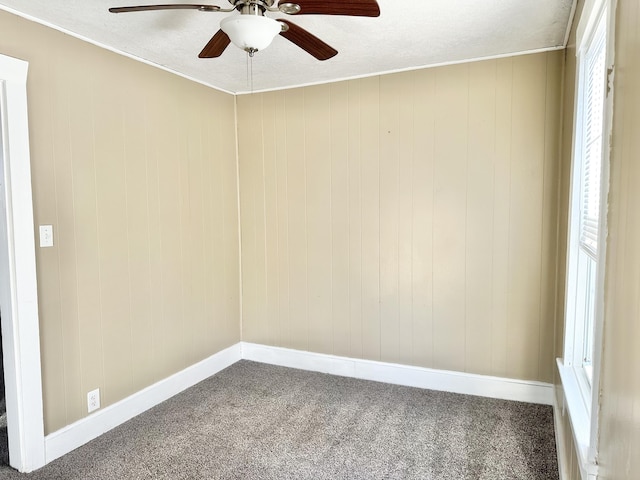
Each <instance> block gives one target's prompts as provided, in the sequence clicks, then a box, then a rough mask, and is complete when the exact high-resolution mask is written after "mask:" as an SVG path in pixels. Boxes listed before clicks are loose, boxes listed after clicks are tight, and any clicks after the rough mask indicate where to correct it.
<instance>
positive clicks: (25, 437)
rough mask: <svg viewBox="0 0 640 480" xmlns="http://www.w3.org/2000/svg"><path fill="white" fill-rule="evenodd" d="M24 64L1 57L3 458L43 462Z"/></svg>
mask: <svg viewBox="0 0 640 480" xmlns="http://www.w3.org/2000/svg"><path fill="white" fill-rule="evenodd" d="M27 68H28V64H27V62H24V61H22V60H18V59H15V58H11V57H7V56H4V55H0V322H1V326H2V329H1V330H2V353H3V364H4V381H5V388H6V395H5V400H6V410H7V438H8V447H9V463H10V465H11V466H12V467H14V468H15V469H17V470H19V471H21V472H29V471H32V470H35V469H37V468H40V467H42V466H43V465H44V464H45V442H44V422H43V409H42V378H41V368H40V338H39V324H38V297H37V284H36V265H35V241H34V222H33V202H32V196H31V165H30V156H29V135H28V121H27Z"/></svg>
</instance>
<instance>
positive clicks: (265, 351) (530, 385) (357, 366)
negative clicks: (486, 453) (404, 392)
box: [241, 342, 554, 405]
mask: <svg viewBox="0 0 640 480" xmlns="http://www.w3.org/2000/svg"><path fill="white" fill-rule="evenodd" d="M241 344H242V358H243V359H246V360H253V361H256V362H262V363H269V364H272V365H280V366H283V367H291V368H299V369H302V370H310V371H314V372H323V373H330V374H333V375H341V376H344V377H353V378H360V379H364V380H373V381H377V382H385V383H393V384H396V385H405V386H409V387H418V388H427V389H430V390H440V391H445V392H454V393H462V394H467V395H478V396H481V397H491V398H500V399H504V400H515V401H520V402H529V403H539V404H544V405H553V397H554V393H553V385H552V384H550V383H543V382H534V381H526V380H515V379H511V378H501V377H491V376H487V375H475V374H471V373H462V372H452V371H447V370H435V369H430V368H422V367H414V366H409V365H400V364H395V363H385V362H377V361H372V360H361V359H356V358H349V357H338V356H334V355H325V354H321V353H313V352H303V351H300V350H291V349H288V348H280V347H270V346H267V345H258V344H255V343H247V342H241Z"/></svg>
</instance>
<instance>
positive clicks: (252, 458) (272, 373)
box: [0, 360, 558, 480]
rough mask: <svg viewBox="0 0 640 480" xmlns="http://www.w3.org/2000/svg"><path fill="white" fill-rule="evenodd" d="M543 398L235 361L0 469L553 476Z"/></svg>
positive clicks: (185, 474) (8, 474) (200, 475)
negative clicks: (38, 462) (78, 438)
mask: <svg viewBox="0 0 640 480" xmlns="http://www.w3.org/2000/svg"><path fill="white" fill-rule="evenodd" d="M553 428H554V427H553V412H552V409H551V407H548V406H542V405H534V404H527V403H520V402H509V401H503V400H495V399H488V398H481V397H473V396H468V395H458V394H452V393H445V392H436V391H431V390H421V389H417V388H409V387H400V386H395V385H387V384H383V383H377V382H369V381H363V380H355V379H349V378H344V377H337V376H331V375H325V374H320V373H312V372H305V371H302V370H295V369H289V368H283V367H275V366H271V365H264V364H259V363H255V362H249V361H244V360H243V361H240V362H238V363H236V364H234V365H232V366H231V367H229V368H227V369H225V370H223V371H222V372H220V373H219V374H217V375H215V376H213V377H211V378H209V379H207V380H205V381H204V382H201V383H199V384H198V385H196V386H194V387H192V388H190V389H188V390H186V391H185V392H183V393H181V394H180V395H178V396H176V397H174V398H172V399H170V400H168V401H166V402H164V403H162V404H160V405H158V406H157V407H155V408H153V409H151V410H149V411H147V412H145V413H143V414H142V415H139V416H138V417H136V418H134V419H132V420H130V421H129V422H127V423H125V424H123V425H121V426H119V427H118V428H116V429H114V430H112V431H110V432H108V433H106V434H105V435H103V436H101V437H100V438H97V439H96V440H94V441H92V442H90V443H89V444H87V445H85V446H83V447H81V448H79V449H77V450H75V451H73V452H71V453H69V454H68V455H65V456H64V457H62V458H60V459H58V460H56V461H54V462H52V463H50V464H49V465H47V466H45V467H44V468H43V469H41V470H38V471H36V472H33V473H31V474H19V473H17V472H15V471H13V470H11V469H9V468H6V467H5V468H1V469H0V479H14V478H15V479H28V480H31V479H34V480H35V479H38V480H40V479H47V480H54V479H65V480H75V479H78V480H80V479H82V480H91V479H96V480H98V479H99V480H111V479H113V480H116V479H117V480H123V479H172V480H178V479H265V480H267V479H268V480H271V479H314V480H321V479H356V480H358V479H422V480H428V479H434V480H448V479H452V480H453V479H455V480H463V479H469V480H471V479H474V480H479V479H487V480H489V479H491V480H493V479H534V480H546V479H554V480H555V479H557V478H558V469H557V461H556V454H555V440H554V430H553Z"/></svg>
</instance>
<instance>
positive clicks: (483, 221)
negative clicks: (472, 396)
mask: <svg viewBox="0 0 640 480" xmlns="http://www.w3.org/2000/svg"><path fill="white" fill-rule="evenodd" d="M562 63H563V54H562V52H550V53H542V54H535V55H527V56H519V57H512V58H506V59H499V60H491V61H482V62H477V63H469V64H463V65H455V66H449V67H441V68H434V69H427V70H420V71H414V72H408V73H402V74H394V75H385V76H380V77H373V78H367V79H362V80H353V81H349V82H341V83H335V84H331V85H322V86H315V87H308V88H300V89H292V90H285V91H279V92H271V93H263V94H254V95H250V96H240V97H238V100H237V103H238V136H239V158H240V192H241V228H242V240H241V243H242V278H243V281H242V288H243V325H242V334H243V339H244V340H246V341H249V342H257V343H264V344H269V345H277V346H284V347H291V348H296V349H301V350H310V351H316V352H322V353H328V354H336V355H345V356H350V357H357V358H367V359H374V360H382V361H389V362H399V363H404V364H412V365H420V366H425V367H434V368H440V369H448V370H456V371H465V372H473V373H481V374H490V375H498V376H506V377H514V378H522V379H533V380H541V381H552V379H553V368H554V325H555V324H554V322H555V319H554V318H555V314H556V304H555V295H556V260H557V258H556V256H557V245H556V242H557V221H558V218H557V217H558V211H557V205H558V176H559V131H560V103H561V98H560V97H561V95H560V86H561V74H562V68H563V66H562Z"/></svg>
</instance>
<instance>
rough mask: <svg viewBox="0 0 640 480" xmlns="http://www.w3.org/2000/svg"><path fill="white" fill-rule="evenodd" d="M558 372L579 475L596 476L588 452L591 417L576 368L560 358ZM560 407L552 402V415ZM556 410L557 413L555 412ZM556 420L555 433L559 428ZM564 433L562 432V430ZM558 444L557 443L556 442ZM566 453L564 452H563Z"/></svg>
mask: <svg viewBox="0 0 640 480" xmlns="http://www.w3.org/2000/svg"><path fill="white" fill-rule="evenodd" d="M557 364H558V372H559V373H560V380H561V382H562V389H563V392H564V395H563V401H562V404H563V411H564V410H565V409H566V411H567V414H568V415H569V423H570V424H571V433H572V435H573V444H574V447H575V449H576V457H577V459H578V464H579V465H578V467H579V469H580V476H581V478H583V479H584V480H587V479H592V478H594V479H595V478H597V476H598V465H597V464H596V463H594V461H593V457H592V456H591V452H590V448H589V445H590V432H591V419H590V415H589V412H588V408H587V405H586V404H585V399H584V396H583V395H582V392H581V390H580V386H579V385H578V376H577V374H576V368H574V367H569V366H565V365H564V364H563V362H562V359H560V358H558V359H557ZM559 410H560V407H559V406H558V405H557V400H556V402H554V415H556V416H557V415H558V414H559V412H558V411H559ZM556 412H558V413H556ZM561 428H562V427H561V426H558V424H557V422H556V435H558V432H559V431H560V430H561ZM563 434H564V432H563ZM558 445H559V444H558ZM564 453H566V452H564ZM560 457H561V455H560V451H559V450H558V467H560V463H559V462H560Z"/></svg>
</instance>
